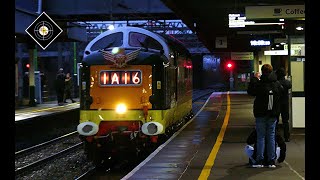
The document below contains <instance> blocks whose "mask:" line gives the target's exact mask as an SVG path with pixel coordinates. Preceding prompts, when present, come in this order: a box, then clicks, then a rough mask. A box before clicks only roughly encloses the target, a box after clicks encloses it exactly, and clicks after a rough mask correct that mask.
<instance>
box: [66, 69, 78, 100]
mask: <svg viewBox="0 0 320 180" xmlns="http://www.w3.org/2000/svg"><path fill="white" fill-rule="evenodd" d="M72 92H73V82H72V78H71V75H70V73H67V74H66V79H65V89H64V101H63V102H64V103H67V99H70V100H71V102H72V103H74V102H76V101H75V100H73V98H72Z"/></svg>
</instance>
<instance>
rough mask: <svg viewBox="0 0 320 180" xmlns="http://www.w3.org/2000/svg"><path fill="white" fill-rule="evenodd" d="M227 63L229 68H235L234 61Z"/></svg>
mask: <svg viewBox="0 0 320 180" xmlns="http://www.w3.org/2000/svg"><path fill="white" fill-rule="evenodd" d="M226 65H227V69H228V70H231V69H233V63H232V62H228V63H227V64H226Z"/></svg>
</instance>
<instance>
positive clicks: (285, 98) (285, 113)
mask: <svg viewBox="0 0 320 180" xmlns="http://www.w3.org/2000/svg"><path fill="white" fill-rule="evenodd" d="M276 74H277V79H278V81H279V82H280V83H281V85H282V86H283V88H284V91H283V94H282V96H281V98H280V114H281V119H282V125H283V133H284V136H283V137H284V140H285V141H286V142H290V131H289V89H291V88H292V83H291V82H290V81H289V80H287V79H285V76H286V71H285V70H284V68H280V69H278V70H277V71H276ZM279 120H280V115H279V116H278V117H277V128H278V123H279Z"/></svg>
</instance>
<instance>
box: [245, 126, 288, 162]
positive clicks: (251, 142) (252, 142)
mask: <svg viewBox="0 0 320 180" xmlns="http://www.w3.org/2000/svg"><path fill="white" fill-rule="evenodd" d="M246 142H247V146H246V147H245V153H246V154H247V155H248V156H249V164H250V165H252V164H254V163H255V161H256V156H257V147H256V146H257V131H256V130H255V129H254V130H253V131H252V132H251V133H250V135H249V136H248V138H247V141H246ZM276 148H277V149H276V150H275V151H276V155H277V158H276V159H277V162H278V163H282V162H283V161H284V160H285V158H286V152H287V145H286V143H285V141H284V140H283V138H282V136H281V135H280V134H279V131H277V132H276ZM264 153H265V156H264V157H265V158H264V160H263V164H264V165H267V164H268V161H267V158H266V157H267V156H266V154H267V150H265V151H264Z"/></svg>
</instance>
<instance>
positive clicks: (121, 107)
mask: <svg viewBox="0 0 320 180" xmlns="http://www.w3.org/2000/svg"><path fill="white" fill-rule="evenodd" d="M126 111H127V106H126V105H125V104H118V105H117V107H116V113H117V114H124V113H125V112H126Z"/></svg>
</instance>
